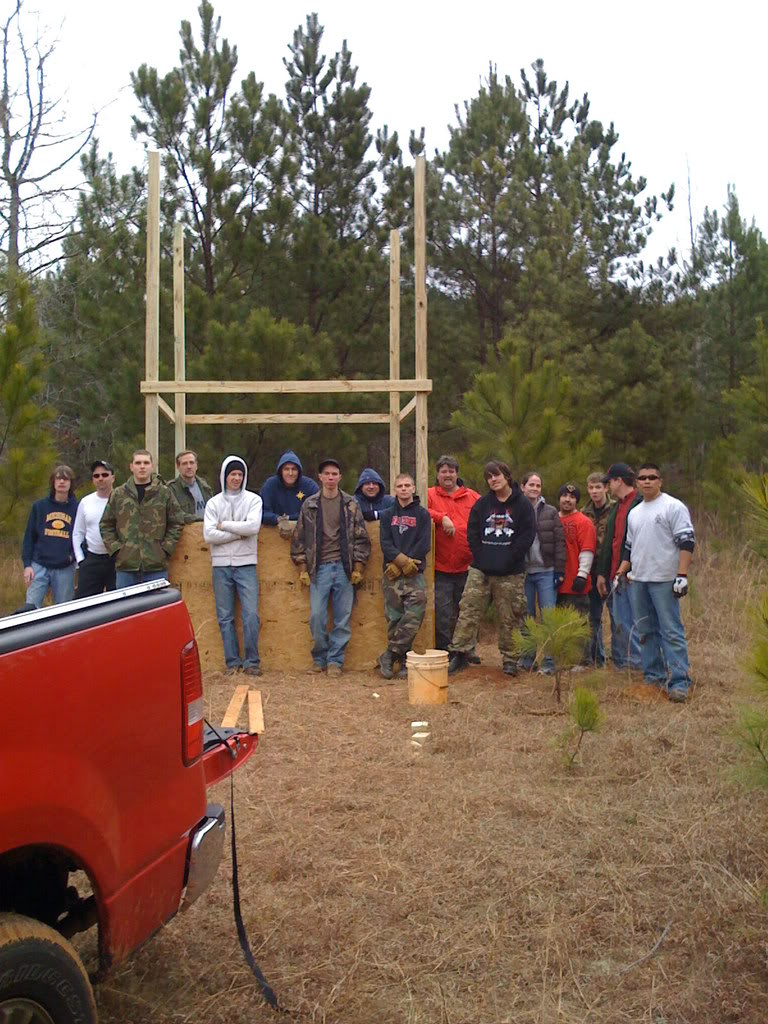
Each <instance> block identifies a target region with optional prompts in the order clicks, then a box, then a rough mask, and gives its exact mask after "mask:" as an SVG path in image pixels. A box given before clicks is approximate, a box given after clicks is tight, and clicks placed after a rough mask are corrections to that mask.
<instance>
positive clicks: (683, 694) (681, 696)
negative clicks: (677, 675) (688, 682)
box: [669, 686, 688, 704]
mask: <svg viewBox="0 0 768 1024" xmlns="http://www.w3.org/2000/svg"><path fill="white" fill-rule="evenodd" d="M669 699H670V700H671V701H672V703H673V704H685V702H686V701H687V700H688V691H687V690H684V689H683V688H682V687H680V686H677V687H675V689H674V690H670V691H669Z"/></svg>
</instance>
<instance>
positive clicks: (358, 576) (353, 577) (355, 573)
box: [349, 569, 363, 587]
mask: <svg viewBox="0 0 768 1024" xmlns="http://www.w3.org/2000/svg"><path fill="white" fill-rule="evenodd" d="M349 582H350V583H351V584H352V586H353V587H357V586H359V585H360V584H361V583H362V582H363V574H362V573H361V572H360V570H359V569H353V570H352V572H351V574H350V577H349Z"/></svg>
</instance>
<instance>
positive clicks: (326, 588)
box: [309, 562, 355, 668]
mask: <svg viewBox="0 0 768 1024" xmlns="http://www.w3.org/2000/svg"><path fill="white" fill-rule="evenodd" d="M329 600H330V602H331V608H332V609H333V629H332V630H331V634H330V636H329V635H328V601H329ZM354 602H355V588H354V587H353V586H352V584H351V583H350V582H349V580H348V579H347V574H346V573H345V572H344V566H343V564H342V563H341V562H326V563H325V565H319V566H318V567H317V572H316V573H315V578H314V579H313V580H312V582H311V584H310V586H309V609H310V611H309V628H310V630H311V632H312V640H313V641H314V643H313V644H312V660H313V661H314V662H315V664H317V665H322V666H323V668H325V666H326V665H339V666H341V665H343V664H344V652H345V651H346V649H347V644H348V643H349V638H350V637H351V636H352V630H351V629H350V628H349V620H350V618H351V617H352V605H353V604H354Z"/></svg>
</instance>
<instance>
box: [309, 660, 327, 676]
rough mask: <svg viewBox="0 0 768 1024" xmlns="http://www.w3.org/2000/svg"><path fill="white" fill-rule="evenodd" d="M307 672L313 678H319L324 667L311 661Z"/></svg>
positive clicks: (317, 662)
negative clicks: (310, 666)
mask: <svg viewBox="0 0 768 1024" xmlns="http://www.w3.org/2000/svg"><path fill="white" fill-rule="evenodd" d="M309 671H310V672H311V673H312V675H313V676H319V675H320V673H321V672H325V665H321V664H320V662H319V661H313V662H312V668H311V669H310V670H309Z"/></svg>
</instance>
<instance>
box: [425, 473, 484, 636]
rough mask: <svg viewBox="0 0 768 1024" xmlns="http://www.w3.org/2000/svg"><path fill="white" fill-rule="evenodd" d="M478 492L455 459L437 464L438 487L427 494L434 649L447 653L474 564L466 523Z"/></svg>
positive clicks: (432, 488)
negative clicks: (432, 544) (432, 526)
mask: <svg viewBox="0 0 768 1024" xmlns="http://www.w3.org/2000/svg"><path fill="white" fill-rule="evenodd" d="M479 497H480V495H479V494H478V493H477V491H473V490H472V489H471V488H470V487H465V485H464V481H463V480H461V478H460V477H459V463H458V461H457V460H456V459H455V458H454V457H453V456H452V455H441V456H440V458H439V459H438V460H437V486H436V487H430V488H429V490H428V491H427V509H428V511H429V515H430V517H431V519H432V521H433V522H434V524H435V646H436V648H437V649H438V650H440V651H446V650H448V644H449V643H450V642H451V638H452V637H453V631H454V629H455V628H456V620H457V619H458V617H459V602H460V601H461V595H462V594H463V593H464V584H465V583H466V582H467V572H468V570H469V567H470V565H471V564H472V552H471V551H470V549H469V544H468V542H467V523H468V522H469V513H470V512H471V510H472V506H473V505H474V504H475V502H476V501H477V500H478V499H479Z"/></svg>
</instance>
